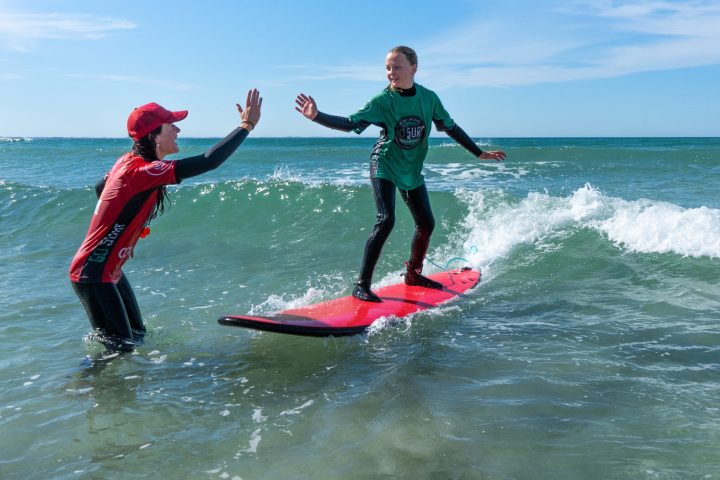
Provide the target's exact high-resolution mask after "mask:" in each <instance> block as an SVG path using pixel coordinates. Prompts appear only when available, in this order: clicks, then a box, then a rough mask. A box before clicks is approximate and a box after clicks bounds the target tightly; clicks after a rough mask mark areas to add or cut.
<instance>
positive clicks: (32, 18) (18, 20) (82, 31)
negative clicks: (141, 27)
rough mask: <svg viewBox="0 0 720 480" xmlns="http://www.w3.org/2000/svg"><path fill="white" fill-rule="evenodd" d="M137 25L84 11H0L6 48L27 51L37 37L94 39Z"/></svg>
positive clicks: (47, 38)
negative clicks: (76, 12) (66, 12)
mask: <svg viewBox="0 0 720 480" xmlns="http://www.w3.org/2000/svg"><path fill="white" fill-rule="evenodd" d="M134 28H137V24H135V23H133V22H131V21H129V20H126V19H122V18H111V17H100V16H97V15H88V14H64V13H10V12H3V11H0V37H1V38H3V40H4V43H5V45H6V46H7V47H8V48H11V49H13V50H18V51H27V50H30V49H31V48H32V46H33V45H34V44H35V43H36V42H37V41H39V40H59V39H82V40H96V39H100V38H104V37H107V36H108V35H109V34H110V33H111V32H113V31H117V30H130V29H134Z"/></svg>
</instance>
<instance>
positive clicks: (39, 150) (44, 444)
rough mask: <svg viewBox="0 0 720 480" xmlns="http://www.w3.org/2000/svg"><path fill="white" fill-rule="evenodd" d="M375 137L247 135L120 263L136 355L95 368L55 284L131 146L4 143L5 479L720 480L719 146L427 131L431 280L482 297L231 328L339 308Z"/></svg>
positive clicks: (0, 201)
mask: <svg viewBox="0 0 720 480" xmlns="http://www.w3.org/2000/svg"><path fill="white" fill-rule="evenodd" d="M373 141H374V140H373V139H370V138H362V137H361V138H335V139H322V138H309V139H293V138H282V139H256V138H250V139H248V140H247V141H246V142H245V143H244V144H243V145H242V146H241V147H240V149H239V150H238V151H237V152H236V154H235V155H234V156H233V157H232V158H231V159H229V160H228V161H227V162H226V163H225V164H224V165H223V166H221V167H220V168H219V169H217V170H215V171H213V172H209V173H208V174H206V175H204V176H201V177H197V178H195V179H190V180H188V181H186V182H184V183H183V184H182V185H180V186H176V187H171V189H170V195H171V198H172V201H173V205H172V207H171V208H170V209H169V210H168V211H167V212H166V213H165V215H163V216H161V217H159V218H158V219H156V220H155V221H154V222H153V223H152V225H151V228H152V233H151V235H150V236H149V237H147V238H146V239H144V240H141V241H140V243H139V244H138V246H137V248H136V249H135V257H134V258H133V259H132V260H131V261H130V262H129V263H128V264H127V265H126V267H125V272H126V274H127V276H128V278H129V279H130V281H131V283H132V284H133V286H134V289H135V292H136V295H137V297H138V301H139V303H140V307H141V310H142V312H143V315H144V318H145V322H146V324H147V326H148V336H147V338H146V341H145V343H144V344H143V345H142V346H140V347H139V348H138V349H137V351H136V352H134V353H133V354H130V355H125V356H118V357H114V358H105V355H104V353H103V348H102V347H101V345H99V344H98V343H97V342H95V341H93V339H92V335H90V325H89V322H88V320H87V318H86V316H85V312H84V311H83V309H82V307H81V305H80V303H79V301H78V300H77V298H76V297H75V295H74V293H73V291H72V289H71V287H70V284H69V281H68V278H67V269H68V265H69V262H70V259H71V258H72V256H73V254H74V252H75V250H76V248H77V247H78V245H79V243H80V242H81V240H82V238H83V236H84V234H85V232H86V230H87V225H88V222H89V218H90V215H91V213H92V211H93V208H94V205H95V197H94V191H93V185H94V183H95V182H96V181H97V180H98V179H100V178H101V176H102V175H103V174H104V173H105V172H106V171H107V170H108V169H109V168H110V167H111V166H112V164H113V163H114V161H115V159H116V158H117V157H118V156H119V155H120V154H122V153H123V152H124V151H125V150H126V149H127V148H128V147H129V144H128V141H127V140H121V139H52V138H50V139H42V138H0V227H1V230H0V342H1V344H2V348H0V478H3V479H7V480H10V479H22V480H26V479H113V478H118V479H120V478H122V479H154V478H177V479H180V478H182V479H186V478H187V479H190V478H192V479H243V480H251V479H376V478H388V479H389V478H392V479H413V480H414V479H487V480H491V479H492V480H510V479H528V480H529V479H532V480H544V479H552V480H564V479H568V480H571V479H572V480H576V479H633V480H635V479H716V478H720V406H719V403H718V398H719V397H720V195H719V194H718V186H719V185H720V139H713V138H662V139H646V138H638V139H605V138H597V139H596V138H587V139H576V138H570V139H479V140H478V143H479V144H480V145H481V147H482V148H501V149H503V150H505V151H506V152H507V153H508V159H507V161H506V162H503V163H495V162H484V161H479V160H476V159H474V158H472V157H471V156H470V155H468V154H467V153H466V152H465V151H464V150H463V149H462V148H460V147H458V146H456V145H454V144H453V143H452V142H451V141H450V140H449V139H442V138H437V139H432V141H431V149H430V153H429V156H428V159H427V162H426V168H425V176H426V180H427V184H428V187H429V190H430V196H431V202H432V205H433V209H434V212H435V216H436V220H437V227H436V231H435V234H434V236H433V239H432V243H431V247H430V251H429V254H428V262H427V264H426V272H433V271H437V270H439V269H441V268H444V267H446V266H451V267H459V266H463V265H470V266H472V267H475V268H480V269H481V270H482V272H483V279H482V281H481V282H480V284H479V285H478V286H477V288H475V289H474V290H473V291H472V292H471V293H470V294H469V295H467V296H466V297H465V298H463V299H460V300H458V301H455V302H452V303H450V304H447V305H445V306H442V307H440V308H438V309H435V310H432V311H428V312H423V313H419V314H416V315H414V316H412V317H410V318H409V319H406V320H403V321H398V320H395V321H393V319H387V320H386V321H382V322H379V323H378V324H376V325H373V327H371V329H370V330H369V331H368V333H366V334H364V335H357V336H352V337H342V338H327V339H318V338H304V337H295V336H288V335H279V334H272V333H261V332H255V331H250V330H245V329H239V328H231V327H223V326H220V325H218V324H217V322H216V319H217V317H219V316H221V315H223V314H228V313H260V312H268V311H272V310H276V309H280V308H287V307H290V306H297V305H304V304H308V303H311V302H316V301H321V300H326V299H330V298H333V297H335V296H338V295H344V294H348V293H349V292H350V289H351V286H352V283H353V282H354V280H355V278H356V275H357V272H358V268H359V263H360V256H361V253H362V248H363V245H364V242H365V240H366V238H367V235H368V233H369V231H370V228H371V226H372V224H373V221H374V207H373V201H372V195H371V191H370V188H369V182H368V180H367V170H368V156H369V153H370V149H371V147H372V144H373ZM213 142H214V141H213V140H210V139H181V140H180V147H181V151H182V155H187V156H189V155H193V154H196V153H199V152H202V151H204V150H205V149H207V148H208V147H209V146H211V145H212V144H213ZM182 155H181V156H182ZM397 212H398V221H397V223H396V227H395V230H394V232H393V234H392V235H391V237H390V239H389V241H388V243H387V245H386V247H385V250H384V252H383V255H382V257H381V259H380V262H379V264H378V268H377V271H376V285H383V284H390V283H393V282H396V281H399V280H400V278H401V277H400V273H401V272H402V268H403V263H404V261H405V260H406V258H407V256H408V249H409V239H410V236H411V234H412V221H411V219H410V216H409V214H408V212H407V209H406V208H405V207H404V205H402V202H398V207H397Z"/></svg>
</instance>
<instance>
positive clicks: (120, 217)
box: [70, 153, 178, 283]
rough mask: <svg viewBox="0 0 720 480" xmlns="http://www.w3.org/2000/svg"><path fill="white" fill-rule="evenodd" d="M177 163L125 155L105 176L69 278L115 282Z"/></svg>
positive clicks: (81, 281)
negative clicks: (103, 185) (161, 189)
mask: <svg viewBox="0 0 720 480" xmlns="http://www.w3.org/2000/svg"><path fill="white" fill-rule="evenodd" d="M176 164H177V162H176V161H167V162H166V161H162V160H156V161H154V162H147V161H145V160H144V159H143V158H142V157H140V156H137V155H133V154H132V153H126V154H125V155H123V156H122V157H120V158H119V159H118V161H117V163H115V165H114V166H113V168H112V169H111V170H110V172H109V173H108V174H107V177H106V180H105V188H104V189H103V191H102V193H101V194H100V198H99V199H98V203H97V206H96V207H95V213H94V214H93V216H92V219H91V221H90V227H89V228H88V233H87V235H86V236H85V240H84V241H83V243H82V245H80V248H79V249H78V251H77V253H76V254H75V257H74V258H73V260H72V263H71V264H70V280H72V281H73V282H79V283H97V282H102V283H117V282H118V281H119V280H120V277H121V276H122V271H121V268H122V266H123V265H124V264H125V262H126V261H127V260H128V259H129V258H130V257H132V255H133V249H134V248H135V244H136V243H137V241H138V238H140V233H141V232H142V230H143V227H144V226H145V225H146V223H147V221H148V220H149V219H150V216H151V215H152V212H153V210H154V208H155V203H156V202H157V198H158V195H159V193H160V187H163V186H165V185H170V184H175V183H178V181H177V179H176V176H175V166H176Z"/></svg>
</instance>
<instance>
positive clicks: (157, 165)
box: [145, 160, 175, 177]
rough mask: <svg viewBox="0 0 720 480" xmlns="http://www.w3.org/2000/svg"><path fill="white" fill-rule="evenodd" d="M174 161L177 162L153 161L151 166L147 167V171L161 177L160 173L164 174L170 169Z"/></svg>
mask: <svg viewBox="0 0 720 480" xmlns="http://www.w3.org/2000/svg"><path fill="white" fill-rule="evenodd" d="M173 163H175V162H163V161H162V160H158V161H155V162H152V163H151V164H150V166H148V167H147V168H146V169H145V171H146V172H147V173H149V174H150V175H152V176H154V177H159V176H160V175H163V174H164V173H165V172H167V171H168V170H170V169H171V168H172V166H173Z"/></svg>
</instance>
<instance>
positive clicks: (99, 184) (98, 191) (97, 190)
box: [95, 177, 106, 198]
mask: <svg viewBox="0 0 720 480" xmlns="http://www.w3.org/2000/svg"><path fill="white" fill-rule="evenodd" d="M105 179H106V177H103V179H102V180H100V181H99V182H97V183H96V184H95V195H97V197H98V198H100V194H101V193H102V191H103V190H105Z"/></svg>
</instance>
